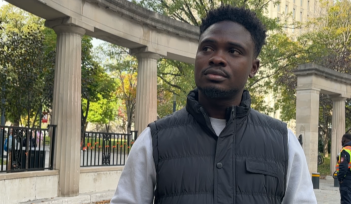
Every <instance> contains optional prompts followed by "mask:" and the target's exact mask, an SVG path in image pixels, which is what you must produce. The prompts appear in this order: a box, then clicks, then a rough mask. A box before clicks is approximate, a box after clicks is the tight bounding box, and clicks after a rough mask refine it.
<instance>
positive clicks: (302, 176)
mask: <svg viewBox="0 0 351 204" xmlns="http://www.w3.org/2000/svg"><path fill="white" fill-rule="evenodd" d="M288 149H289V163H288V172H287V188H286V192H285V197H284V199H283V202H282V203H283V204H296V203H298V204H317V200H316V196H315V195H314V191H313V186H312V178H311V175H310V172H309V170H308V167H307V162H306V157H305V154H304V152H303V150H302V148H301V145H300V143H299V141H298V140H297V138H296V136H295V135H294V133H292V132H291V130H288Z"/></svg>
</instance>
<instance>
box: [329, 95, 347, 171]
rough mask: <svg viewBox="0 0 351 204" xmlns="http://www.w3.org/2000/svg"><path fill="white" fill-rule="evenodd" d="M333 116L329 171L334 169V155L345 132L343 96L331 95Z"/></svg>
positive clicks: (338, 151) (336, 153) (338, 150)
mask: <svg viewBox="0 0 351 204" xmlns="http://www.w3.org/2000/svg"><path fill="white" fill-rule="evenodd" d="M332 100H333V118H332V136H331V155H330V172H331V173H333V172H334V171H335V165H336V155H338V154H339V153H340V150H341V148H342V146H341V139H342V136H343V135H344V134H345V101H346V98H344V97H333V98H332Z"/></svg>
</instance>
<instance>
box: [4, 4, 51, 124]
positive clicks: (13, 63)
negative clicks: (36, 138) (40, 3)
mask: <svg viewBox="0 0 351 204" xmlns="http://www.w3.org/2000/svg"><path fill="white" fill-rule="evenodd" d="M0 14H1V26H0V27H1V28H2V29H1V30H0V36H1V39H0V74H1V77H0V81H1V84H2V89H1V97H2V98H5V99H6V104H5V107H4V108H5V109H6V116H7V118H8V119H9V120H10V121H12V122H14V123H15V124H18V123H19V121H20V119H21V117H25V116H26V117H28V116H29V117H30V118H34V122H33V126H34V123H35V121H36V120H35V119H37V118H38V117H37V116H38V112H39V110H40V108H44V109H46V108H48V107H50V106H51V101H52V89H51V88H52V85H53V80H52V77H51V76H52V75H53V72H54V71H53V66H54V54H53V51H52V50H49V49H47V46H46V44H45V35H44V34H43V32H42V31H43V30H44V27H43V21H42V20H41V19H40V18H38V17H36V16H34V15H31V14H29V13H27V12H25V11H23V10H20V9H18V8H16V7H14V6H11V5H6V6H3V7H2V8H0ZM50 87H51V88H50ZM27 125H30V124H27Z"/></svg>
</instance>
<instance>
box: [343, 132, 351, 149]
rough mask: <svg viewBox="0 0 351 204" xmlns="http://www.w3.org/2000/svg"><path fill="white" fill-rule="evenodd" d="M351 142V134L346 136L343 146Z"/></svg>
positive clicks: (344, 136)
mask: <svg viewBox="0 0 351 204" xmlns="http://www.w3.org/2000/svg"><path fill="white" fill-rule="evenodd" d="M348 142H351V134H348V133H346V134H344V135H343V136H342V139H341V145H342V146H344V145H345V144H346V143H348Z"/></svg>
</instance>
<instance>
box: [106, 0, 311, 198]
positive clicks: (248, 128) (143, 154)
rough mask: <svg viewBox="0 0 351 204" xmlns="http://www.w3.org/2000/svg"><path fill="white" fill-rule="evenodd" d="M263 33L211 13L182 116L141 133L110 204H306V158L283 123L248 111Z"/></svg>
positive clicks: (238, 15) (233, 12) (252, 19)
mask: <svg viewBox="0 0 351 204" xmlns="http://www.w3.org/2000/svg"><path fill="white" fill-rule="evenodd" d="M265 37H266V31H265V29H264V26H263V25H262V23H261V22H260V21H259V20H258V18H257V17H256V16H255V14H254V13H252V12H251V11H249V10H246V9H243V8H233V7H230V6H225V7H220V8H218V9H215V10H211V11H210V12H209V13H208V15H207V17H206V18H205V19H203V21H202V25H201V26H200V39H199V46H198V50H197V54H196V59H195V82H196V85H197V87H198V89H195V90H193V91H191V92H190V93H189V95H188V98H187V104H186V108H184V109H182V110H180V111H177V112H176V113H174V114H173V115H171V116H168V117H165V118H163V119H161V120H158V121H156V122H154V123H151V124H150V125H149V127H148V128H146V129H145V130H144V131H143V132H142V133H141V135H140V137H139V138H138V140H137V141H136V143H135V144H134V146H133V148H132V150H131V153H130V155H129V158H128V161H127V164H126V166H125V168H124V170H123V173H122V175H121V178H120V180H119V183H118V187H117V190H116V193H115V195H114V197H113V199H112V200H111V203H138V204H142V203H143V204H146V203H153V202H154V203H164V204H173V203H179V204H207V203H211V204H212V203H217V204H230V203H235V204H255V203H260V204H276V203H285V204H287V203H291V204H297V203H298V204H307V203H308V204H313V203H317V202H316V198H315V195H314V192H313V188H312V182H311V177H310V174H309V172H308V168H307V164H306V160H305V155H304V153H303V150H302V148H301V146H300V144H299V142H298V140H297V138H296V137H295V135H294V134H293V133H292V132H291V131H290V130H288V129H287V126H286V124H285V123H283V122H281V121H278V120H275V119H273V118H270V117H268V116H266V115H263V114H260V113H258V112H257V111H255V110H253V109H251V108H250V104H251V100H250V94H249V92H248V91H246V90H244V86H245V84H246V82H247V79H248V77H254V75H255V74H256V73H257V71H258V68H259V64H260V63H259V60H258V59H257V56H258V54H259V53H260V51H261V48H262V46H263V44H264V41H265Z"/></svg>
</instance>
